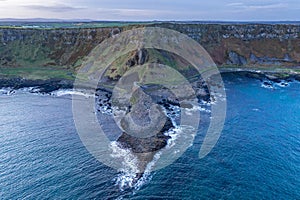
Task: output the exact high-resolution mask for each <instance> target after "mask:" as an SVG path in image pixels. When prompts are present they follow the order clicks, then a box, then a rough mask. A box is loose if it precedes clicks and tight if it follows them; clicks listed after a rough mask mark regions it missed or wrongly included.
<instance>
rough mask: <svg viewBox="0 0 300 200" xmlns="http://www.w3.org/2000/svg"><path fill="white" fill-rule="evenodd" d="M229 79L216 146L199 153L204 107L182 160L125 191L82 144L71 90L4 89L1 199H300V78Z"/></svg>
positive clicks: (0, 125)
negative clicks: (270, 80)
mask: <svg viewBox="0 0 300 200" xmlns="http://www.w3.org/2000/svg"><path fill="white" fill-rule="evenodd" d="M224 81H225V86H226V93H227V104H228V109H227V117H226V123H225V127H224V130H223V132H222V135H221V137H220V139H219V141H218V143H217V145H216V146H215V148H214V149H213V150H212V152H211V153H210V154H209V155H208V156H207V157H205V158H204V159H198V153H199V149H200V145H201V142H202V139H203V135H204V133H205V131H206V128H207V125H208V122H207V119H208V117H209V114H208V113H206V114H205V112H204V113H203V115H202V116H201V117H202V118H201V119H202V123H201V125H202V126H201V128H200V130H199V131H198V135H197V136H196V138H195V141H194V145H193V146H192V147H190V148H189V149H188V150H187V151H186V152H185V153H184V154H183V156H181V158H179V159H178V160H177V161H175V162H174V163H173V164H172V165H170V166H168V167H166V168H164V169H162V170H160V171H157V172H152V173H151V174H149V175H148V176H147V177H145V180H143V182H142V183H141V185H139V187H133V188H130V189H126V190H123V191H122V190H121V189H120V177H122V173H120V172H117V171H116V170H114V169H111V168H109V167H107V166H105V165H103V164H101V163H100V162H98V161H97V160H95V159H94V158H93V157H92V156H91V155H90V154H89V153H88V151H87V150H86V149H85V147H84V146H83V144H82V143H81V141H80V139H79V137H78V135H77V133H76V129H75V125H74V122H73V118H72V109H71V104H72V101H71V97H70V96H68V95H67V96H66V95H61V94H62V93H59V94H60V95H52V96H50V95H37V94H29V93H26V92H20V93H18V92H17V93H15V94H11V95H7V94H1V95H0V119H1V120H0V144H1V146H0V162H1V163H0V196H1V198H3V199H21V198H25V199H45V198H50V199H62V198H63V199H88V198H89V199H92V198H97V199H118V198H119V199H122V198H123V199H159V198H160V199H208V198H209V199H257V198H263V199H300V190H299V188H300V83H298V82H291V83H289V84H283V85H278V84H272V87H266V85H263V84H262V83H261V82H260V81H258V80H255V79H249V78H246V77H243V76H240V75H237V74H226V75H224ZM206 115H207V116H206Z"/></svg>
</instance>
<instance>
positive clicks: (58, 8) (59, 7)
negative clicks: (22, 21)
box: [0, 0, 85, 12]
mask: <svg viewBox="0 0 300 200" xmlns="http://www.w3.org/2000/svg"><path fill="white" fill-rule="evenodd" d="M0 1H1V0H0ZM21 7H23V8H27V9H31V10H39V11H49V12H69V11H76V10H82V9H85V7H74V6H69V5H66V4H54V5H48V6H45V5H23V6H21Z"/></svg>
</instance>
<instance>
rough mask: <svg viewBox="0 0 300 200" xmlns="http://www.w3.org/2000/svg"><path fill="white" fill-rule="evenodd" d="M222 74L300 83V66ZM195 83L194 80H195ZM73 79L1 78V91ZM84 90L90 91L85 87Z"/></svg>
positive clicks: (43, 87)
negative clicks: (240, 74) (238, 74)
mask: <svg viewBox="0 0 300 200" xmlns="http://www.w3.org/2000/svg"><path fill="white" fill-rule="evenodd" d="M218 68H219V71H220V73H221V74H224V73H247V74H248V76H250V77H252V78H256V79H259V80H261V81H262V80H269V81H274V82H280V81H282V80H291V79H294V80H296V81H300V66H299V67H294V68H291V67H289V68H282V67H278V68H272V69H269V68H267V67H253V66H230V67H228V66H221V67H218ZM193 81H194V80H193ZM73 83H74V80H73V79H61V78H49V79H38V78H36V79H27V78H22V77H9V78H8V77H3V76H2V77H0V89H1V88H10V89H11V90H18V89H23V88H35V89H36V90H35V91H38V92H39V93H44V94H49V93H51V92H54V91H56V90H60V89H73ZM81 89H82V90H89V88H88V87H87V86H83V87H82V88H81ZM98 89H100V90H104V91H107V92H112V88H111V87H109V86H107V85H104V84H102V85H99V88H98Z"/></svg>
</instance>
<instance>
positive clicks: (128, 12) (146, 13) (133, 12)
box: [98, 8, 176, 17]
mask: <svg viewBox="0 0 300 200" xmlns="http://www.w3.org/2000/svg"><path fill="white" fill-rule="evenodd" d="M98 11H99V12H100V13H102V14H104V13H107V14H110V15H118V16H124V17H126V16H127V17H133V16H136V17H137V16H143V17H156V16H161V15H166V14H175V13H176V12H175V11H169V10H151V9H125V8H116V9H107V8H99V9H98Z"/></svg>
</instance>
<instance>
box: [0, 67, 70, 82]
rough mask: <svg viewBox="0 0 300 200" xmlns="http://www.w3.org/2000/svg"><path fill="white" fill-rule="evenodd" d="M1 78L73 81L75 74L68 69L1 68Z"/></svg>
mask: <svg viewBox="0 0 300 200" xmlns="http://www.w3.org/2000/svg"><path fill="white" fill-rule="evenodd" d="M0 77H5V78H11V77H22V78H25V79H30V80H36V79H41V80H46V79H51V78H57V79H66V80H73V79H74V77H75V73H74V72H73V71H71V70H68V69H63V68H54V67H53V68H49V67H47V68H46V67H31V68H29V67H27V68H23V67H19V68H0Z"/></svg>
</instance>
